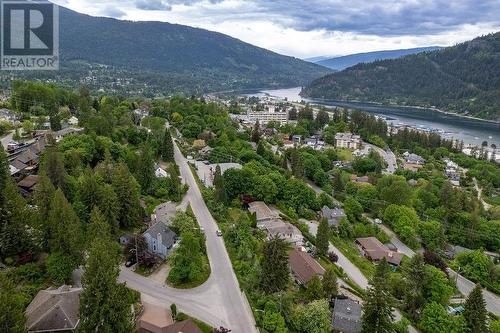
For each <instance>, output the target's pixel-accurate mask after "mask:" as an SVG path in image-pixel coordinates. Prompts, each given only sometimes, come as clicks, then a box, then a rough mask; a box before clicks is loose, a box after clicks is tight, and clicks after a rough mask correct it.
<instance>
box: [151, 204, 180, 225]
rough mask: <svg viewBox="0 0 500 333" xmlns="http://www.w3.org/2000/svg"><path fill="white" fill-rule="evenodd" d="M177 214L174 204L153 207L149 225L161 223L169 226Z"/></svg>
mask: <svg viewBox="0 0 500 333" xmlns="http://www.w3.org/2000/svg"><path fill="white" fill-rule="evenodd" d="M175 214H177V206H176V204H175V203H174V202H171V201H169V202H164V203H162V204H160V205H158V206H156V207H155V209H154V210H153V214H151V225H153V224H155V223H157V222H161V223H163V224H165V225H167V226H168V225H170V223H172V220H173V218H174V217H175Z"/></svg>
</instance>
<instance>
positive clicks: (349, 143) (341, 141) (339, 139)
mask: <svg viewBox="0 0 500 333" xmlns="http://www.w3.org/2000/svg"><path fill="white" fill-rule="evenodd" d="M335 147H337V148H342V149H358V148H360V147H361V137H360V136H359V135H355V134H352V133H337V134H335Z"/></svg>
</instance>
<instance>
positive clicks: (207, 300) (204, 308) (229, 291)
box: [119, 145, 258, 333]
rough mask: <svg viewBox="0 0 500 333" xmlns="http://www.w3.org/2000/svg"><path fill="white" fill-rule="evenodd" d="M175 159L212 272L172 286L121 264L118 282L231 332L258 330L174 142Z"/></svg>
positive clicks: (206, 211) (200, 196)
mask: <svg viewBox="0 0 500 333" xmlns="http://www.w3.org/2000/svg"><path fill="white" fill-rule="evenodd" d="M174 147H175V162H176V163H177V165H178V166H179V169H180V173H181V176H182V179H183V180H184V182H185V183H187V184H188V185H189V190H188V192H187V193H186V197H185V201H188V202H189V203H190V204H191V208H192V210H193V213H194V215H195V216H196V219H197V220H198V223H199V224H200V226H201V227H202V228H204V229H205V236H206V246H207V254H208V258H209V261H210V267H211V274H210V277H209V279H208V280H207V281H206V282H205V283H204V284H203V285H201V286H199V287H197V288H193V289H184V290H180V289H175V288H170V287H168V286H165V285H163V284H161V283H158V282H156V281H153V280H151V279H149V278H146V277H143V276H141V275H139V274H136V273H134V272H132V271H130V270H128V269H127V268H124V267H122V269H121V273H120V277H119V281H120V282H126V284H127V286H128V287H130V288H132V289H134V290H137V291H139V292H141V293H144V294H147V295H150V296H152V297H155V298H157V299H159V300H161V301H163V302H165V303H166V304H172V303H175V304H176V305H177V307H178V308H179V309H180V310H181V311H183V312H185V313H187V314H189V315H191V316H193V317H196V318H199V319H200V320H203V321H204V322H206V323H208V324H210V325H213V326H214V327H219V326H224V327H226V328H229V329H231V330H232V332H234V333H247V332H248V333H257V332H258V331H257V329H256V327H255V320H254V318H253V314H252V311H251V309H250V306H249V304H248V302H247V300H246V297H245V295H244V294H243V293H242V291H241V290H240V287H239V284H238V280H237V279H236V275H235V274H234V272H233V269H232V266H231V261H230V260H229V255H228V253H227V251H226V248H225V246H224V241H223V239H222V237H217V235H216V234H215V232H216V230H217V229H218V228H217V224H216V222H215V220H214V219H213V217H212V215H211V214H210V212H209V210H208V208H207V206H206V205H205V202H204V201H203V197H202V195H201V192H200V190H199V188H198V185H197V183H196V181H195V179H194V176H193V174H192V173H191V169H190V168H189V165H188V163H187V160H186V159H185V158H184V156H182V154H181V152H180V151H179V148H178V147H177V145H174Z"/></svg>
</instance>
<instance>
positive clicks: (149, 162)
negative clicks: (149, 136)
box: [135, 142, 155, 193]
mask: <svg viewBox="0 0 500 333" xmlns="http://www.w3.org/2000/svg"><path fill="white" fill-rule="evenodd" d="M148 144H149V142H146V144H144V145H143V146H142V148H141V151H140V154H139V155H138V160H137V170H136V173H135V174H136V177H135V178H136V179H137V181H138V182H139V184H140V185H141V188H142V191H143V192H144V193H148V192H149V190H150V189H151V185H152V183H153V180H154V178H155V162H154V160H153V156H152V154H151V150H150V149H149V146H148Z"/></svg>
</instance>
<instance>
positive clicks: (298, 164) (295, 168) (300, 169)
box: [290, 148, 304, 178]
mask: <svg viewBox="0 0 500 333" xmlns="http://www.w3.org/2000/svg"><path fill="white" fill-rule="evenodd" d="M290 159H291V164H292V173H293V176H294V177H295V178H302V177H304V164H303V163H302V159H301V158H300V154H299V151H298V149H297V148H294V149H293V150H292V154H291V156H290Z"/></svg>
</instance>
